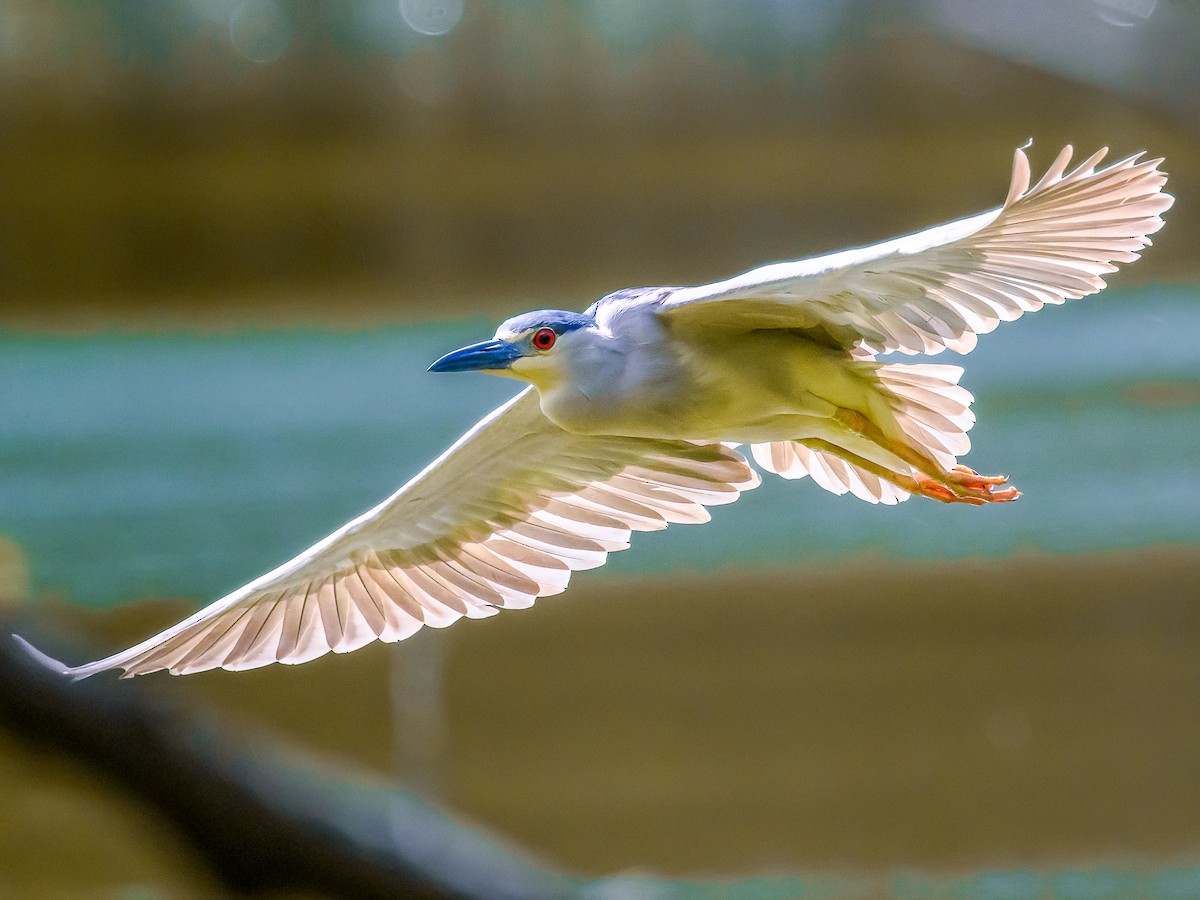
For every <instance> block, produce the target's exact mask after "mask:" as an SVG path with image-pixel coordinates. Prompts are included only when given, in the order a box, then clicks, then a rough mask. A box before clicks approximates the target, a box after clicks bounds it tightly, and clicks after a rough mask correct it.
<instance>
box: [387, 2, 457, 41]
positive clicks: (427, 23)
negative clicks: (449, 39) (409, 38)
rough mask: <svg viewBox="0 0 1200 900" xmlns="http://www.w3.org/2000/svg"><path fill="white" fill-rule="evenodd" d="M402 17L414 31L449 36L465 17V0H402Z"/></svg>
mask: <svg viewBox="0 0 1200 900" xmlns="http://www.w3.org/2000/svg"><path fill="white" fill-rule="evenodd" d="M400 15H402V16H404V21H405V22H406V23H408V27H409V28H411V29H412V30H413V31H418V32H420V33H421V34H433V35H437V34H447V33H448V32H450V31H451V30H452V29H453V28H454V26H455V25H457V24H458V23H459V21H460V20H461V19H462V16H463V0H400Z"/></svg>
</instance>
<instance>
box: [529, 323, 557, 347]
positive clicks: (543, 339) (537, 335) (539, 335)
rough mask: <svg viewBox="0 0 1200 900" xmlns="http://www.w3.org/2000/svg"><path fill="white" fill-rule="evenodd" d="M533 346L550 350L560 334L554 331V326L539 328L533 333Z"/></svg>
mask: <svg viewBox="0 0 1200 900" xmlns="http://www.w3.org/2000/svg"><path fill="white" fill-rule="evenodd" d="M531 340H532V341H533V346H535V347H537V348H538V349H539V350H549V349H550V348H551V347H553V346H554V342H555V341H556V340H558V335H557V334H555V333H554V329H553V328H539V329H538V330H537V331H535V332H534V333H533V337H532V338H531Z"/></svg>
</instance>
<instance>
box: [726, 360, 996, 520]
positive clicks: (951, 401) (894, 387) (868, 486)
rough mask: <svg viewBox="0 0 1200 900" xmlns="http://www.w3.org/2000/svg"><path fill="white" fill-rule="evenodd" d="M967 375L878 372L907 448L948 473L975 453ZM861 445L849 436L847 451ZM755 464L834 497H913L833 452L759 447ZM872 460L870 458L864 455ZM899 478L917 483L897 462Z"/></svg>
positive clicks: (790, 444)
mask: <svg viewBox="0 0 1200 900" xmlns="http://www.w3.org/2000/svg"><path fill="white" fill-rule="evenodd" d="M962 373H963V370H962V368H961V367H959V366H938V365H907V364H893V365H884V366H879V367H878V368H877V369H876V370H875V374H876V376H877V377H878V378H879V381H880V383H881V384H882V386H883V388H884V390H883V392H882V393H883V396H884V398H885V400H886V402H887V404H888V406H889V407H890V409H891V412H892V415H893V416H894V418H895V421H896V425H897V426H898V427H899V429H900V431H901V432H902V433H903V435H904V438H905V443H906V444H909V445H910V446H911V447H912V448H913V449H915V450H919V451H920V452H921V453H923V454H924V455H926V456H928V457H930V458H931V459H933V460H934V461H935V462H936V463H937V464H938V465H939V466H940V467H941V468H942V469H945V470H948V469H950V468H952V467H953V466H954V465H955V464H956V463H957V461H958V460H957V458H958V457H959V456H963V455H964V454H966V453H967V451H969V450H970V449H971V439H970V438H969V437H967V432H968V431H969V430H970V428H971V426H972V425H974V424H975V414H974V413H973V412H971V402H972V400H974V399H975V398H974V397H972V396H971V392H970V391H968V390H967V389H966V388H964V387H961V386H960V385H959V383H958V380H959V378H961V377H962ZM856 440H862V439H860V438H857V437H856V436H851V435H847V441H846V443H847V445H848V446H846V449H847V450H848V451H850V452H851V453H854V452H856V451H859V450H861V448H860V447H856V446H854V445H853V444H854V443H855V442H856ZM750 449H751V452H752V453H753V455H754V460H755V462H757V463H758V464H759V465H760V466H762V467H763V468H764V469H766V470H767V471H769V472H774V473H776V474H777V475H781V476H783V477H784V478H803V477H804V476H806V475H809V476H811V477H812V479H813V481H815V482H816V483H817V484H819V485H820V486H821V487H823V488H824V489H825V490H827V491H830V492H832V493H834V494H845V493H852V494H854V496H856V497H859V498H861V499H863V500H866V501H867V502H868V503H884V504H888V505H894V504H896V503H899V502H901V501H903V500H907V499H908V498H909V497H910V496H912V495H911V494H910V492H909V491H906V490H904V488H902V487H900V486H898V485H896V484H893V483H892V482H891V481H888V480H887V479H885V478H883V477H881V476H879V475H877V474H875V473H874V472H868V471H866V470H865V469H863V468H861V467H859V466H857V465H855V464H854V463H852V462H849V461H847V460H845V459H843V458H842V457H840V456H838V455H837V454H835V453H833V452H830V451H829V450H818V449H814V448H812V447H808V446H805V445H804V444H801V443H799V442H796V441H773V442H771V443H768V444H754V445H753V446H752V447H751V448H750ZM862 455H867V454H862ZM894 463H895V466H894V467H891V466H889V468H892V470H893V471H895V472H896V474H897V475H900V476H904V477H915V476H918V475H919V473H917V472H915V471H914V470H913V469H912V467H911V466H909V465H907V464H905V463H903V462H902V461H901V460H899V459H894Z"/></svg>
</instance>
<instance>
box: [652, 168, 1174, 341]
mask: <svg viewBox="0 0 1200 900" xmlns="http://www.w3.org/2000/svg"><path fill="white" fill-rule="evenodd" d="M1071 152H1072V151H1071V147H1069V146H1068V147H1065V148H1064V149H1063V151H1062V152H1061V153H1060V154H1059V155H1058V158H1057V159H1056V160H1055V161H1054V164H1053V165H1052V166H1051V167H1050V170H1049V171H1048V172H1047V173H1046V174H1045V175H1044V176H1042V178H1041V180H1040V181H1038V183H1037V184H1035V185H1034V186H1033V187H1032V188H1031V187H1030V186H1029V160H1028V159H1027V158H1026V156H1025V153H1024V151H1022V150H1017V152H1016V157H1015V159H1014V163H1013V173H1012V184H1011V187H1010V188H1009V191H1008V197H1007V199H1006V200H1005V201H1004V205H1003V206H1001V207H1000V208H998V209H994V210H991V211H990V212H985V213H981V214H979V215H977V216H972V217H970V218H967V219H960V220H958V221H955V222H950V223H948V224H945V225H939V226H937V227H936V228H930V229H927V230H925V231H921V232H918V233H917V234H912V235H909V236H907V237H902V238H898V239H896V240H892V241H887V242H885V243H882V244H876V245H875V246H873V247H864V248H862V249H858V250H847V251H844V252H841V253H832V254H829V255H827V256H818V257H814V258H812V259H804V260H797V261H795V262H781V263H774V264H772V265H766V266H761V267H759V268H757V269H752V270H750V271H749V272H746V273H744V274H742V275H738V276H735V277H734V278H730V279H728V280H726V281H718V282H716V283H715V284H709V285H703V286H699V287H687V288H679V289H677V290H675V291H673V292H672V293H671V294H669V295H668V296H667V297H666V298H664V300H663V301H662V306H661V308H660V315H662V316H663V317H665V318H666V319H667V320H668V321H670V322H671V324H672V325H678V326H681V327H689V326H692V325H694V326H697V327H703V328H721V327H727V328H732V329H738V330H742V329H751V328H819V329H822V330H823V331H824V332H826V333H827V334H828V335H829V336H830V337H832V338H833V339H834V340H836V341H837V342H838V343H840V344H841V345H842V346H844V347H846V348H847V349H851V348H855V349H856V350H857V351H858V354H859V355H875V354H880V353H888V352H891V351H895V350H898V351H900V352H901V353H939V352H941V351H942V350H943V349H946V348H949V349H951V350H955V351H957V352H959V353H967V352H969V351H970V350H971V349H973V348H974V346H975V339H976V335H978V334H986V333H987V332H989V331H991V330H993V329H994V328H995V327H996V326H997V325H998V324H999V323H1000V322H1002V321H1003V322H1009V321H1012V320H1013V319H1017V318H1019V317H1020V316H1021V315H1022V314H1023V313H1026V312H1033V311H1034V310H1038V309H1041V308H1042V306H1043V304H1046V303H1062V302H1063V301H1064V300H1067V299H1076V298H1079V297H1084V296H1086V295H1088V294H1093V293H1095V292H1096V291H1098V290H1100V289H1101V288H1103V287H1104V280H1103V276H1104V275H1105V274H1107V273H1109V272H1115V271H1116V268H1117V267H1116V266H1115V265H1114V263H1118V262H1131V261H1132V260H1135V259H1137V257H1138V253H1139V252H1140V251H1141V250H1142V249H1143V248H1144V247H1146V246H1148V245H1149V244H1150V239H1149V238H1148V237H1147V236H1148V235H1150V234H1153V233H1154V232H1156V231H1158V229H1159V228H1161V227H1162V224H1163V221H1162V218H1161V214H1162V213H1163V212H1164V211H1166V210H1167V209H1168V208H1170V206H1171V204H1172V203H1173V202H1174V198H1173V197H1171V195H1170V194H1165V193H1163V192H1162V188H1163V185H1164V184H1165V183H1166V180H1167V177H1166V174H1165V173H1163V172H1160V171H1159V170H1158V165H1159V164H1160V163H1161V162H1162V160H1161V159H1151V160H1141V159H1140V157H1141V154H1138V155H1137V156H1131V157H1129V158H1127V159H1123V160H1121V161H1120V162H1117V163H1113V164H1112V165H1111V166H1108V167H1107V168H1104V169H1099V170H1097V169H1096V165H1097V164H1098V163H1099V162H1100V161H1101V160H1102V159H1103V158H1104V155H1105V154H1106V153H1107V150H1101V151H1100V152H1099V153H1096V154H1095V155H1093V156H1091V157H1089V158H1088V159H1087V160H1086V161H1085V162H1084V163H1083V164H1082V165H1080V166H1079V167H1078V168H1076V169H1075V170H1074V171H1072V172H1069V173H1068V172H1067V165H1068V164H1069V163H1070V161H1071Z"/></svg>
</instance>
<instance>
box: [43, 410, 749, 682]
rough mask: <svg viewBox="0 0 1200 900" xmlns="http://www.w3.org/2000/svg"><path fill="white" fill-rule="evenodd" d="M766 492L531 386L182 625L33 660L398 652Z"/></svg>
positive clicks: (704, 450) (706, 454)
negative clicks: (637, 535) (633, 543)
mask: <svg viewBox="0 0 1200 900" xmlns="http://www.w3.org/2000/svg"><path fill="white" fill-rule="evenodd" d="M758 483H759V478H758V476H757V474H755V472H754V471H753V470H752V469H751V468H750V466H749V465H748V464H747V463H746V460H745V459H744V458H743V457H742V456H741V455H740V454H738V453H737V452H736V451H734V450H732V449H729V448H727V447H724V446H722V445H720V444H694V443H689V442H685V441H663V440H648V439H642V438H629V437H613V436H606V435H597V436H586V435H576V434H570V433H568V432H566V431H563V430H562V429H561V428H559V427H558V426H557V425H554V424H553V423H552V422H550V421H549V420H548V419H547V418H546V417H545V416H544V415H542V412H541V409H540V407H539V404H538V398H537V395H536V394H535V393H534V392H533V389H532V388H527V389H526V390H525V391H523V392H522V393H521V394H519V395H517V396H516V397H514V398H513V399H512V400H511V401H509V402H508V403H506V404H505V405H503V406H501V407H500V408H499V409H497V410H495V411H494V412H492V413H491V414H490V415H488V416H487V417H486V418H485V419H483V421H481V422H480V423H479V424H478V425H476V426H475V427H474V428H473V429H471V431H469V432H468V433H467V434H466V435H464V436H463V437H462V438H460V439H459V440H458V442H457V443H455V444H454V445H453V446H452V447H451V448H450V449H449V450H447V451H446V452H445V453H443V454H442V455H441V456H440V457H439V458H438V459H436V460H435V461H434V462H433V463H431V464H430V465H429V466H428V467H427V468H426V469H425V470H424V471H423V472H421V473H420V474H419V475H417V476H416V477H415V478H414V479H412V481H410V482H409V483H408V484H406V485H405V486H404V487H402V488H401V489H400V490H399V491H397V492H396V493H395V494H394V495H392V496H391V497H389V498H388V499H387V500H385V501H384V502H383V503H381V504H380V505H379V506H377V507H375V508H374V509H372V510H370V511H369V512H367V513H365V514H364V515H362V516H360V517H359V518H357V519H355V520H354V521H352V522H350V523H348V524H347V525H345V526H344V527H342V528H341V529H339V530H338V531H336V532H334V533H333V534H331V535H330V536H329V537H327V538H325V539H324V540H323V541H321V542H320V543H318V544H316V545H315V546H313V547H311V548H310V549H308V550H306V551H305V552H304V553H302V554H300V555H299V556H297V557H296V558H295V559H293V560H292V561H291V562H288V563H285V564H284V565H282V566H280V567H279V568H278V569H275V570H274V571H273V572H269V573H267V574H266V575H264V576H262V577H261V578H259V579H257V580H256V581H252V582H251V583H250V584H247V585H246V586H245V587H243V588H240V589H238V590H236V591H234V592H233V593H232V594H229V595H228V596H226V597H223V598H222V599H220V600H218V601H216V602H215V603H213V604H211V605H210V606H208V607H206V608H204V609H202V610H200V611H199V612H197V613H196V614H195V615H193V616H191V617H190V618H188V619H185V620H184V621H182V622H180V623H179V624H178V625H175V626H174V627H172V628H168V629H167V630H165V631H163V632H161V633H160V634H156V635H154V636H153V637H151V638H149V639H148V640H145V641H143V642H142V643H140V644H138V645H137V646H135V647H131V648H130V649H128V650H125V651H123V652H121V653H117V654H114V655H113V656H110V657H108V658H106V659H102V660H99V661H97V662H94V663H90V664H88V665H83V666H78V667H74V668H71V667H67V666H64V665H62V664H61V663H57V662H56V661H54V660H51V659H49V658H48V657H46V656H45V655H44V654H41V653H39V652H38V651H37V650H34V649H33V648H32V647H30V648H29V649H30V650H31V651H32V652H33V653H34V654H35V655H36V656H38V657H39V658H40V659H42V661H43V662H45V663H47V664H48V665H51V666H53V667H55V668H57V669H59V670H60V671H62V672H63V674H66V675H72V676H75V677H77V678H83V677H86V676H88V675H93V674H95V673H97V672H102V671H105V670H106V669H115V668H121V669H124V670H125V674H126V675H127V676H128V675H142V674H144V673H146V672H153V671H155V670H158V669H168V670H169V671H170V672H172V673H173V674H176V675H179V674H184V673H190V672H199V671H203V670H205V669H213V668H217V667H221V668H225V669H252V668H255V667H257V666H263V665H266V664H267V663H272V662H282V663H302V662H306V661H308V660H310V659H313V658H315V657H317V656H321V655H322V654H325V653H327V652H329V651H330V650H332V651H334V652H335V653H346V652H349V651H351V650H355V649H357V648H358V647H361V646H362V645H363V644H366V643H368V642H370V641H374V640H382V641H399V640H403V639H404V638H406V637H408V636H409V635H411V634H413V633H414V632H415V631H417V630H418V629H419V628H420V627H421V626H422V625H431V626H433V627H436V628H441V627H444V626H446V625H449V624H451V623H452V622H454V621H456V620H457V619H459V618H461V617H463V616H466V617H470V618H480V617H484V616H491V615H494V614H495V613H496V612H498V608H500V607H503V608H509V609H511V608H523V607H527V606H530V605H532V603H533V601H534V599H535V598H537V597H544V596H546V595H548V594H556V593H559V592H560V591H562V590H563V589H564V588H565V587H566V586H567V579H568V578H569V577H570V574H571V572H572V571H573V570H578V569H590V568H594V567H596V566H601V565H603V564H604V562H605V561H606V560H607V558H608V554H609V553H610V552H612V551H614V550H624V549H625V548H626V547H628V546H629V537H630V533H631V532H632V531H654V530H657V529H660V528H665V527H666V526H667V523H669V522H705V521H708V518H709V515H708V512H707V510H706V509H705V507H706V506H712V505H715V504H721V503H731V502H732V501H734V500H736V499H737V498H738V496H739V494H740V492H741V491H744V490H747V489H749V488H752V487H755V486H756V485H757V484H758ZM26 646H27V647H28V644H26Z"/></svg>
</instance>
